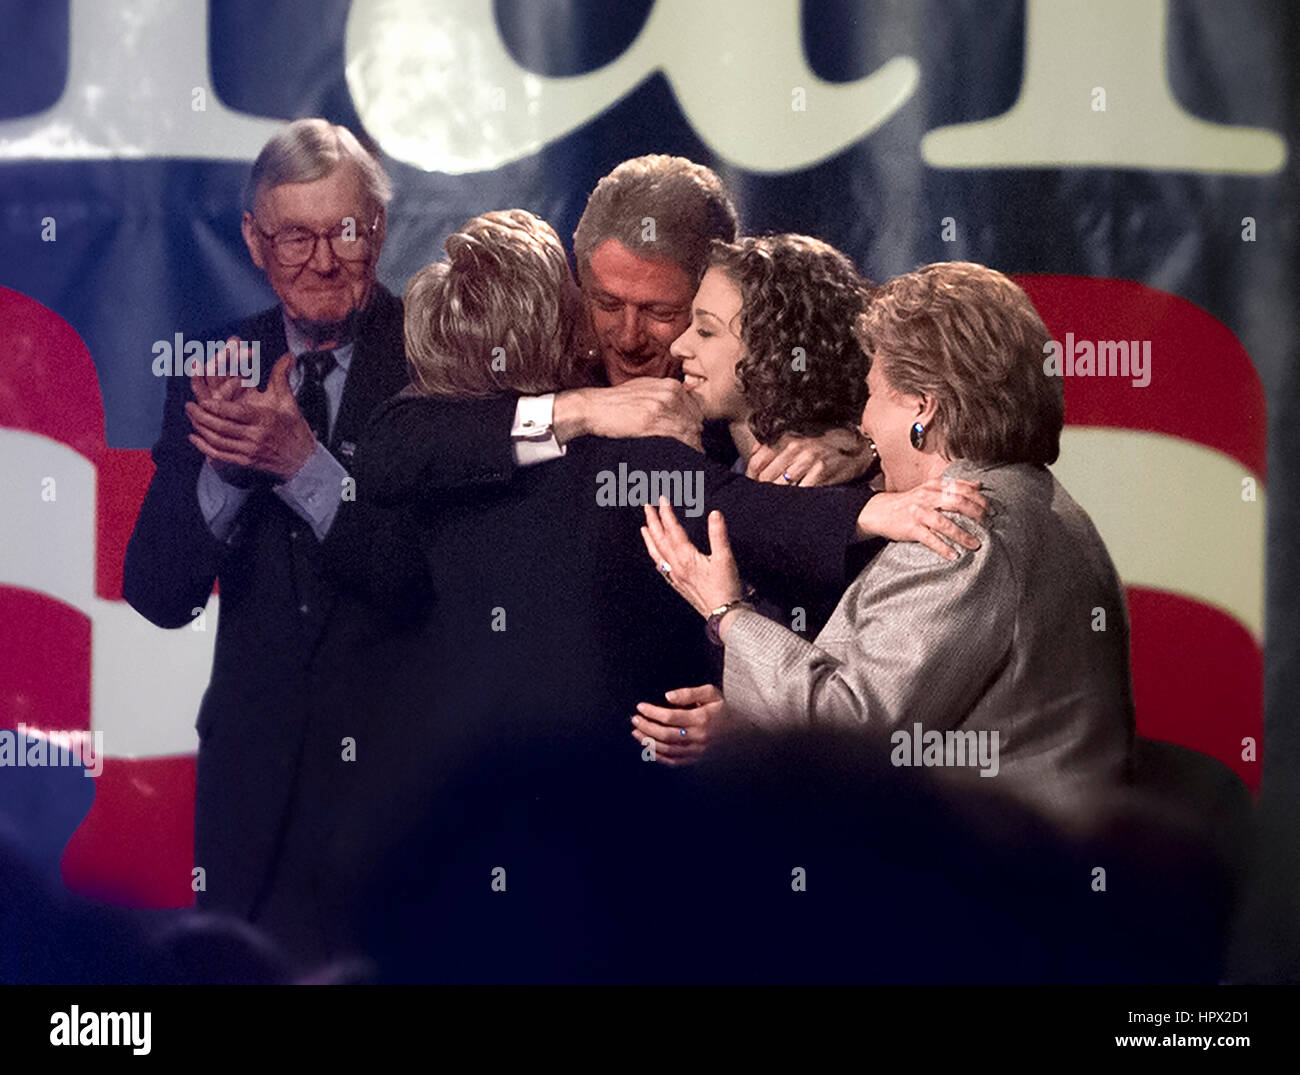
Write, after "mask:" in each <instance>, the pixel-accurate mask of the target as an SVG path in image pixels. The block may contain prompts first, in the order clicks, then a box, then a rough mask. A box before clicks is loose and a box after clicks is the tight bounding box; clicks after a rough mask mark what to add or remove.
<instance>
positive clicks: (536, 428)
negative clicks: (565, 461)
mask: <svg viewBox="0 0 1300 1075" xmlns="http://www.w3.org/2000/svg"><path fill="white" fill-rule="evenodd" d="M554 415H555V393H554V392H548V393H547V394H546V395H544V396H520V397H519V402H518V403H517V404H516V405H515V424H514V425H513V426H511V427H510V440H511V442H512V444H511V447H512V448H513V449H514V456H515V465H516V466H520V467H529V466H533V465H534V464H536V463H545V462H547V461H549V460H551V459H559V458H560V456H562V455H563V454H564V450H565V449H564V445H562V444H561V443H560V442H559V441H557V440H556V439H555V430H554V428H553V423H554Z"/></svg>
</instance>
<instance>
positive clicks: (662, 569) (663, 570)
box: [659, 560, 673, 578]
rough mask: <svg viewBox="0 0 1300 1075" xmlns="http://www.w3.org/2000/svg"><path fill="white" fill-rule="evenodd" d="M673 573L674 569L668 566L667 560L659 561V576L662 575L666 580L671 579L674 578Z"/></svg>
mask: <svg viewBox="0 0 1300 1075" xmlns="http://www.w3.org/2000/svg"><path fill="white" fill-rule="evenodd" d="M672 573H673V569H672V568H671V567H669V566H668V561H667V560H660V561H659V574H661V575H662V576H663V577H664V578H670V577H671V576H672Z"/></svg>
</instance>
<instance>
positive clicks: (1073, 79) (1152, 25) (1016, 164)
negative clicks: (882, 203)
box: [921, 0, 1286, 175]
mask: <svg viewBox="0 0 1300 1075" xmlns="http://www.w3.org/2000/svg"><path fill="white" fill-rule="evenodd" d="M1168 17H1169V4H1168V0H1140V2H1138V3H1134V0H1091V2H1090V3H1087V4H1073V3H1061V2H1060V0H1027V4H1026V8H1025V78H1024V83H1023V85H1022V86H1021V88H1020V97H1019V99H1018V100H1017V101H1016V103H1015V104H1014V105H1013V106H1012V107H1011V110H1010V111H1009V112H1005V113H1003V114H1002V115H1001V116H997V117H996V118H994V119H986V120H980V121H978V122H976V123H958V124H954V125H953V126H951V127H939V128H936V129H935V130H933V131H931V132H930V133H929V134H927V135H926V136H925V137H924V138H922V139H921V156H922V157H923V158H924V159H925V163H926V164H928V165H930V166H931V167H934V168H1043V167H1049V168H1050V167H1060V166H1076V167H1077V166H1083V167H1099V168H1149V169H1152V170H1156V171H1180V172H1212V173H1213V172H1236V173H1244V174H1253V175H1264V174H1271V173H1274V172H1277V171H1280V170H1281V168H1282V165H1283V163H1284V162H1285V160H1286V143H1285V142H1284V141H1283V140H1282V139H1281V138H1280V137H1279V136H1278V135H1277V134H1275V133H1274V132H1272V131H1266V130H1261V129H1259V128H1255V127H1238V126H1231V125H1228V124H1224V123H1209V122H1207V121H1206V120H1203V119H1197V118H1196V117H1195V116H1193V115H1191V113H1189V112H1187V111H1186V110H1184V108H1183V107H1182V105H1180V104H1179V103H1178V102H1177V101H1176V100H1175V99H1174V95H1173V94H1172V93H1171V92H1170V90H1169V78H1168V72H1167V70H1166V61H1165V38H1166V27H1167V25H1168ZM1099 86H1104V87H1105V88H1106V97H1107V98H1108V103H1109V107H1108V109H1106V110H1105V111H1094V109H1093V107H1092V101H1093V90H1094V87H1099Z"/></svg>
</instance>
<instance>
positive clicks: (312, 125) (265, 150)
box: [243, 119, 393, 213]
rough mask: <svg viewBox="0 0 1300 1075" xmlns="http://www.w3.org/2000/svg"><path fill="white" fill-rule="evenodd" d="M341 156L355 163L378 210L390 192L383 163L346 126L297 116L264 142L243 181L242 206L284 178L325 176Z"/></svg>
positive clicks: (254, 203)
mask: <svg viewBox="0 0 1300 1075" xmlns="http://www.w3.org/2000/svg"><path fill="white" fill-rule="evenodd" d="M345 160H348V161H351V162H352V163H353V164H355V165H356V166H357V170H358V172H359V173H360V175H361V186H362V189H363V190H364V191H365V194H366V198H367V199H368V200H369V201H370V202H371V205H372V206H373V208H374V209H375V211H376V212H379V211H380V210H382V209H383V208H384V206H385V205H387V204H388V202H389V201H390V200H391V199H392V197H393V184H392V182H391V181H390V180H389V178H388V173H387V172H385V171H384V167H383V165H382V164H380V163H379V161H378V160H377V159H376V158H375V156H374V154H372V153H370V152H368V151H367V150H366V149H365V147H363V146H362V145H361V143H360V142H358V141H357V137H356V135H354V134H353V133H352V132H351V131H349V130H348V129H347V128H346V127H340V126H339V125H338V124H335V123H330V122H329V121H327V120H323V119H296V120H294V121H293V122H292V123H290V124H289V126H287V127H286V128H285V129H284V130H283V131H281V132H280V133H279V134H277V135H276V136H275V137H274V138H272V139H271V140H270V141H269V142H267V143H266V145H265V146H263V147H262V152H261V153H259V154H258V155H257V160H255V161H254V162H253V171H252V174H251V175H250V176H249V177H248V182H247V183H245V184H244V193H243V207H244V209H245V211H246V212H249V213H252V212H254V210H255V209H256V206H257V196H258V195H259V194H260V193H261V192H262V191H264V190H269V189H270V188H271V187H278V186H280V185H281V184H283V183H310V182H312V181H314V180H317V179H324V178H325V177H326V176H327V175H329V174H331V173H332V172H333V171H334V169H335V168H337V167H338V166H339V165H340V164H342V163H343V162H344V161H345Z"/></svg>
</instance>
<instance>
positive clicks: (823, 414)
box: [709, 233, 870, 444]
mask: <svg viewBox="0 0 1300 1075" xmlns="http://www.w3.org/2000/svg"><path fill="white" fill-rule="evenodd" d="M709 265H710V268H713V267H716V268H719V269H721V270H722V271H723V272H725V273H726V274H727V276H728V277H730V278H731V280H732V282H733V283H735V285H736V286H737V287H738V288H740V295H741V302H742V306H741V310H740V330H739V335H740V341H741V343H742V344H744V347H745V354H744V356H743V357H742V358H741V359H740V361H739V362H737V363H736V378H737V380H738V381H739V382H740V388H741V391H742V392H743V393H744V394H745V399H746V400H747V401H748V403H749V404H750V406H751V407H753V414H751V415H750V419H749V426H750V429H752V430H753V431H754V436H756V437H757V438H758V440H759V442H760V443H762V444H772V443H774V442H775V441H777V440H779V439H780V438H781V437H782V436H783V435H784V434H786V433H797V434H800V435H802V436H820V435H821V434H822V433H825V432H827V431H828V430H830V429H835V428H840V427H848V428H850V429H856V428H857V426H858V423H859V421H860V420H861V418H862V408H863V406H864V405H865V404H866V401H867V368H868V367H867V359H866V356H865V355H864V354H863V353H862V349H861V348H860V347H859V346H858V342H857V340H856V339H855V338H854V336H853V326H854V322H855V321H856V319H857V317H858V315H859V314H860V313H861V312H862V309H863V304H864V301H865V296H866V291H867V288H868V287H869V286H870V285H869V283H868V281H866V280H864V279H863V278H862V277H861V276H860V275H859V274H858V271H857V269H856V268H854V266H853V262H851V261H850V260H849V259H848V258H847V257H846V256H845V255H844V254H842V253H840V251H838V250H836V249H835V247H833V246H831V245H830V244H829V243H824V242H822V241H821V240H820V239H814V238H812V237H810V236H807V235H794V234H790V233H786V234H781V235H764V236H746V237H745V238H743V239H740V240H739V241H738V242H735V243H724V242H721V241H717V242H714V244H713V247H712V250H711V255H710V260H709Z"/></svg>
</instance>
